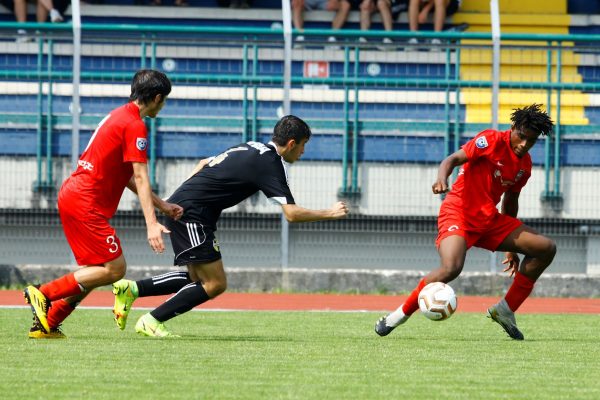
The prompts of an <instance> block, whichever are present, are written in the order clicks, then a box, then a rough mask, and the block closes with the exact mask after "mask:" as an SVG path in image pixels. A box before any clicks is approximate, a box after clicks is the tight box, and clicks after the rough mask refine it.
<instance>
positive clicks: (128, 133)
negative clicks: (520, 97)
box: [123, 121, 148, 163]
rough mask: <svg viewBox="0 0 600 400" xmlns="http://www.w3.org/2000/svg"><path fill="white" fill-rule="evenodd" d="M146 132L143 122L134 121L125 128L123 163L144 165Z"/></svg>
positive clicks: (146, 146) (146, 157) (146, 144)
mask: <svg viewBox="0 0 600 400" xmlns="http://www.w3.org/2000/svg"><path fill="white" fill-rule="evenodd" d="M147 149H148V131H147V129H146V125H145V124H144V122H143V121H134V122H132V123H130V124H128V125H127V126H126V127H125V132H124V135H123V161H124V162H141V163H145V162H146V161H147V159H148V155H147V152H146V151H147Z"/></svg>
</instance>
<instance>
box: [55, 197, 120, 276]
mask: <svg viewBox="0 0 600 400" xmlns="http://www.w3.org/2000/svg"><path fill="white" fill-rule="evenodd" d="M63 189H64V188H61V190H60V192H59V194H58V212H59V214H60V220H61V222H62V226H63V231H64V232H65V236H66V237H67V241H68V242H69V246H70V247H71V250H72V251H73V254H74V255H75V260H76V261H77V264H78V265H102V264H104V263H106V262H109V261H112V260H114V259H116V258H118V257H119V256H120V255H121V254H123V251H122V250H121V241H120V240H119V238H118V237H117V234H116V232H115V229H114V228H113V227H112V226H110V224H109V223H108V219H107V218H106V217H105V216H104V215H102V214H100V213H99V212H97V211H95V210H94V209H93V207H90V204H89V203H87V202H84V201H82V200H81V195H78V194H76V193H73V192H70V191H69V190H63Z"/></svg>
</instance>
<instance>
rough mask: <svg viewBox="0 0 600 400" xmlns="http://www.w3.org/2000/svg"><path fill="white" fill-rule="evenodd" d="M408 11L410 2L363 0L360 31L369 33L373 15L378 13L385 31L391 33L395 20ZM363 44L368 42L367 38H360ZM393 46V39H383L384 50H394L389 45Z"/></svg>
mask: <svg viewBox="0 0 600 400" xmlns="http://www.w3.org/2000/svg"><path fill="white" fill-rule="evenodd" d="M407 9H408V0H363V1H362V2H361V3H360V29H361V30H363V31H368V30H369V29H370V28H371V15H372V14H373V13H375V12H377V11H379V13H380V14H381V22H382V24H383V29H384V30H386V31H388V32H391V31H392V29H393V24H394V20H395V19H397V18H398V15H400V13H401V12H402V11H406V10H407ZM360 39H361V40H360V41H361V42H366V39H365V38H360ZM391 44H393V41H392V39H391V38H387V37H386V38H383V46H381V47H380V49H382V50H392V49H393V48H392V47H391V46H389V45H391Z"/></svg>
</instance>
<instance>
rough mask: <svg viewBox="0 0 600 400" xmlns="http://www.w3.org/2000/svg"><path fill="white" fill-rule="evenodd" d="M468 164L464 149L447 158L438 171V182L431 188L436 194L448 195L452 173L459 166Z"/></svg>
mask: <svg viewBox="0 0 600 400" xmlns="http://www.w3.org/2000/svg"><path fill="white" fill-rule="evenodd" d="M466 162H467V154H466V153H465V151H464V150H463V149H460V150H458V151H456V152H454V153H452V154H450V155H449V156H448V157H446V158H445V159H444V160H443V161H442V162H441V163H440V167H439V169H438V175H437V179H436V181H435V182H434V183H433V185H432V186H431V189H432V190H433V193H434V194H440V193H446V192H447V191H448V190H449V186H448V177H449V176H450V174H451V173H452V170H453V169H454V168H455V167H458V166H459V165H463V164H464V163H466Z"/></svg>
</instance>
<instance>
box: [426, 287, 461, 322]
mask: <svg viewBox="0 0 600 400" xmlns="http://www.w3.org/2000/svg"><path fill="white" fill-rule="evenodd" d="M456 305H457V302H456V294H455V293H454V289H452V288H451V287H450V285H446V284H445V283H443V282H432V283H430V284H428V285H426V286H425V287H424V288H423V289H421V292H420V293H419V308H420V309H421V313H422V314H423V315H424V316H426V317H427V318H429V319H430V320H432V321H443V320H445V319H448V318H450V316H451V315H452V314H454V311H456Z"/></svg>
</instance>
